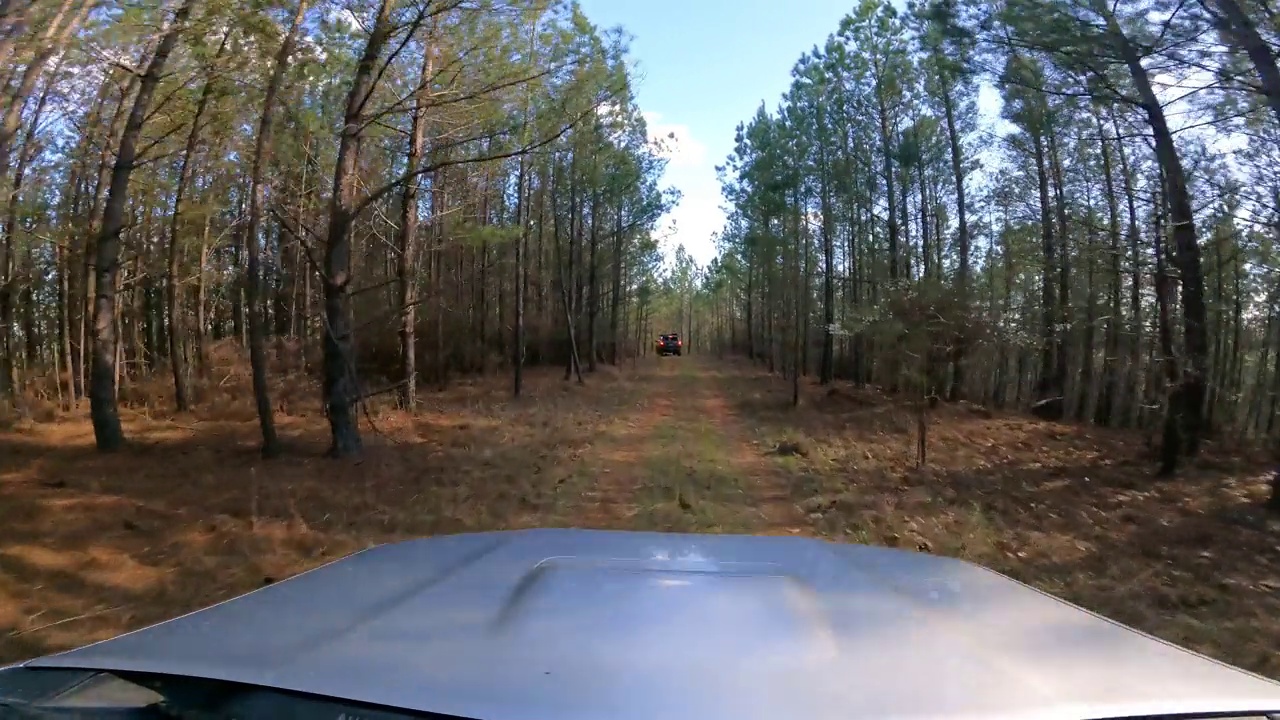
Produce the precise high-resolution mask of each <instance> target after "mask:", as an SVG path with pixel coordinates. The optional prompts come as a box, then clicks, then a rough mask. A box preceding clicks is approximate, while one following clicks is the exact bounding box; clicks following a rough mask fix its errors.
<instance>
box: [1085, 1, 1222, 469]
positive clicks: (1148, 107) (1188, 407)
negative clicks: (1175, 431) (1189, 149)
mask: <svg viewBox="0 0 1280 720" xmlns="http://www.w3.org/2000/svg"><path fill="white" fill-rule="evenodd" d="M1092 2H1093V3H1094V7H1095V9H1098V8H1100V9H1101V13H1102V14H1103V16H1104V17H1105V18H1106V19H1107V30H1108V33H1109V34H1110V35H1111V37H1112V40H1113V42H1115V44H1116V46H1117V49H1118V50H1119V51H1120V56H1121V57H1122V58H1123V59H1124V63H1125V65H1126V66H1127V67H1128V68H1129V74H1130V76H1131V77H1132V78H1133V84H1134V87H1135V88H1136V89H1137V91H1138V97H1139V99H1140V101H1141V103H1142V107H1143V109H1144V110H1145V112H1146V115H1147V122H1148V123H1149V124H1150V125H1151V132H1152V136H1153V139H1154V140H1155V148H1156V159H1157V160H1158V162H1159V164H1160V168H1161V170H1162V171H1163V172H1164V175H1165V186H1166V189H1167V192H1168V197H1169V222H1170V224H1171V226H1172V228H1171V230H1172V232H1171V235H1172V238H1173V245H1174V254H1173V258H1174V262H1175V263H1176V264H1177V266H1178V272H1179V274H1180V275H1181V280H1182V319H1183V346H1184V348H1185V352H1186V355H1187V359H1186V362H1185V363H1183V373H1182V378H1181V382H1180V385H1179V388H1178V392H1177V401H1178V402H1177V405H1178V407H1179V412H1177V413H1171V414H1170V419H1169V420H1168V421H1167V422H1170V423H1175V422H1176V423H1178V424H1179V426H1180V431H1181V432H1182V433H1183V438H1182V440H1183V442H1182V443H1181V446H1182V447H1184V448H1185V450H1186V452H1187V454H1188V455H1191V456H1194V455H1195V454H1196V453H1197V451H1198V450H1199V447H1200V439H1201V432H1202V427H1201V425H1202V415H1203V408H1204V396H1205V387H1206V378H1207V376H1208V372H1207V371H1208V367H1207V366H1208V358H1209V343H1208V336H1207V331H1206V327H1205V316H1206V311H1205V305H1204V276H1203V273H1202V270H1201V263H1200V244H1199V240H1198V238H1197V236H1196V226H1195V215H1194V212H1193V211H1192V206H1191V196H1190V193H1189V192H1188V190H1187V182H1186V175H1185V173H1184V172H1183V169H1182V161H1181V159H1180V158H1179V157H1178V148H1177V146H1176V145H1175V144H1174V141H1173V134H1172V132H1171V131H1170V130H1169V124H1168V122H1167V121H1166V119H1165V115H1164V109H1163V107H1162V106H1161V105H1160V100H1159V98H1157V97H1156V93H1155V90H1154V89H1152V87H1151V81H1150V79H1149V78H1148V76H1147V70H1146V68H1144V67H1143V66H1142V60H1141V58H1140V57H1139V55H1138V52H1137V50H1136V49H1135V48H1134V46H1133V44H1132V43H1131V42H1130V41H1129V38H1128V37H1127V36H1125V34H1124V31H1123V30H1122V29H1121V28H1120V24H1119V23H1118V22H1117V21H1116V18H1115V16H1113V15H1111V14H1110V13H1109V12H1108V11H1107V6H1106V3H1105V2H1103V0H1092ZM1179 416H1180V417H1179ZM1170 452H1172V451H1168V450H1166V451H1164V454H1165V456H1166V457H1165V460H1164V465H1165V467H1166V468H1168V466H1169V464H1170V460H1169V458H1168V455H1169V453H1170ZM1168 470H1169V472H1172V468H1168Z"/></svg>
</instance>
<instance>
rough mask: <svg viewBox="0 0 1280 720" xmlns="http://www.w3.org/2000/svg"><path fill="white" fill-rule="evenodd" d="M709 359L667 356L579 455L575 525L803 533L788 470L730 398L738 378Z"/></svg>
mask: <svg viewBox="0 0 1280 720" xmlns="http://www.w3.org/2000/svg"><path fill="white" fill-rule="evenodd" d="M714 363H715V360H714V359H713V358H710V357H705V358H704V357H699V356H692V357H682V358H662V359H660V360H657V361H655V363H654V364H653V365H651V366H650V367H651V369H650V370H648V371H647V372H646V373H645V374H644V375H643V383H644V393H643V399H642V400H641V401H640V402H639V403H638V404H637V405H636V407H635V409H634V411H633V413H632V414H630V415H629V416H627V417H623V418H617V419H616V422H615V423H614V424H613V426H614V427H613V432H612V433H610V434H609V435H608V436H607V437H605V438H602V439H601V440H600V441H599V442H597V443H594V444H593V446H592V448H591V450H590V451H589V452H587V453H584V456H583V457H582V458H581V460H580V463H581V467H580V468H579V470H578V473H577V477H578V479H579V483H577V484H576V485H577V488H578V489H579V492H580V493H581V499H582V507H581V508H580V509H579V510H578V511H575V512H573V513H572V514H571V515H572V516H573V517H575V518H576V519H577V522H575V524H580V525H584V526H589V527H618V528H627V529H648V530H668V531H689V530H703V531H706V530H713V531H719V532H742V533H753V534H796V533H799V532H801V531H802V528H803V527H804V524H803V519H802V516H801V514H800V512H799V510H798V509H797V508H796V506H795V504H794V503H793V502H792V501H791V499H790V493H789V491H788V485H787V478H786V476H785V472H784V471H783V470H782V469H781V468H779V467H778V466H777V465H776V464H775V463H773V462H772V461H770V460H769V459H768V458H766V457H765V456H764V453H763V448H761V447H759V446H757V445H754V444H752V443H751V441H750V435H751V433H750V432H749V426H748V424H747V423H746V422H745V421H744V419H743V418H742V417H741V416H740V415H739V413H738V411H737V410H735V408H734V407H733V404H732V403H731V402H730V400H729V398H728V397H726V390H727V389H728V385H729V384H730V383H732V382H733V381H734V380H741V379H742V378H740V377H738V376H730V375H723V374H721V373H720V371H719V370H718V368H717V366H716V365H715V364H714Z"/></svg>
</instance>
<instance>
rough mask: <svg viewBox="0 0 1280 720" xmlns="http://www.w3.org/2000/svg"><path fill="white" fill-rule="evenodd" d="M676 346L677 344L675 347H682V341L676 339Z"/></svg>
mask: <svg viewBox="0 0 1280 720" xmlns="http://www.w3.org/2000/svg"><path fill="white" fill-rule="evenodd" d="M676 346H677V347H684V341H683V340H677V341H676Z"/></svg>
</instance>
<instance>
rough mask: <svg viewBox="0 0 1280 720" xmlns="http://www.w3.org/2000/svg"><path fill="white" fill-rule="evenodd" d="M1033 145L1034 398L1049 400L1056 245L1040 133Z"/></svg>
mask: <svg viewBox="0 0 1280 720" xmlns="http://www.w3.org/2000/svg"><path fill="white" fill-rule="evenodd" d="M1033 142H1034V144H1035V160H1036V178H1037V181H1038V184H1039V189H1040V238H1041V241H1042V244H1043V250H1044V267H1043V269H1042V270H1043V271H1042V274H1041V286H1040V303H1041V306H1042V307H1041V338H1040V341H1041V343H1042V345H1041V348H1040V382H1039V389H1038V391H1037V393H1036V396H1037V398H1038V399H1040V400H1051V399H1053V398H1057V397H1060V396H1061V395H1062V390H1063V388H1062V387H1060V386H1059V385H1058V379H1059V375H1058V373H1057V368H1056V364H1057V360H1058V332H1057V325H1058V293H1057V285H1056V278H1055V275H1054V269H1055V268H1056V267H1057V245H1056V243H1055V242H1054V237H1053V234H1054V233H1053V210H1052V206H1051V201H1050V198H1049V171H1048V166H1047V162H1046V160H1045V149H1044V138H1043V136H1042V135H1040V134H1039V133H1037V134H1035V136H1034V138H1033ZM1059 414H1060V413H1059V412H1054V413H1050V414H1049V415H1050V416H1051V417H1057V416H1059Z"/></svg>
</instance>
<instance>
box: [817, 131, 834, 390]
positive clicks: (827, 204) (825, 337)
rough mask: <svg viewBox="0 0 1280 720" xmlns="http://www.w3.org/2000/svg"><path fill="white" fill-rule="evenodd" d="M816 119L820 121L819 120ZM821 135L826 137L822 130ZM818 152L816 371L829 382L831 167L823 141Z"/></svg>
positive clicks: (831, 368) (831, 345) (821, 379)
mask: <svg viewBox="0 0 1280 720" xmlns="http://www.w3.org/2000/svg"><path fill="white" fill-rule="evenodd" d="M820 112H821V111H820ZM819 122H820V123H822V120H821V119H820V121H819ZM822 124H825V123H822ZM823 135H824V136H825V130H824V131H823ZM818 152H819V162H818V173H819V178H818V182H819V192H820V193H821V195H822V199H821V203H822V365H821V367H820V368H819V371H818V382H819V383H820V384H822V385H828V384H830V383H831V381H832V380H833V379H834V377H835V350H836V347H835V339H836V338H835V332H834V327H835V324H836V286H835V273H836V255H835V237H834V233H833V232H832V229H831V225H832V222H833V221H834V218H833V217H832V213H833V210H832V207H831V179H830V174H831V169H830V167H829V166H828V164H827V150H826V144H825V142H823V143H820V144H819V151H818Z"/></svg>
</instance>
